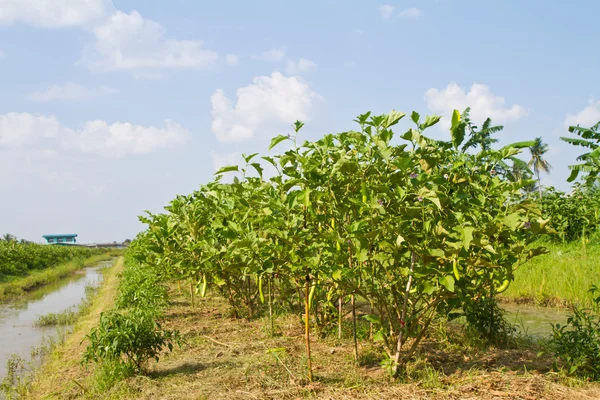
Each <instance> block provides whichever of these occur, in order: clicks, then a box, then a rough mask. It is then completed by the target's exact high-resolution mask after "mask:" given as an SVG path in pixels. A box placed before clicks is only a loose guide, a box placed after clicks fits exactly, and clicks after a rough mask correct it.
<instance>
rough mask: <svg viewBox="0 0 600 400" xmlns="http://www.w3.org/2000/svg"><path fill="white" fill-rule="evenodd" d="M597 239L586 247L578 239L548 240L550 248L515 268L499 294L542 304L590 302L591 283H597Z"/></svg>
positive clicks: (599, 265)
mask: <svg viewBox="0 0 600 400" xmlns="http://www.w3.org/2000/svg"><path fill="white" fill-rule="evenodd" d="M597 240H598V239H596V240H595V242H592V243H590V244H589V245H588V246H587V247H586V249H585V250H584V248H583V247H582V245H581V242H579V241H578V242H573V243H567V244H552V243H549V244H547V245H546V246H547V247H548V249H549V251H550V252H549V253H548V254H544V255H542V256H539V257H537V258H535V259H533V260H531V261H530V262H529V263H527V264H525V265H523V267H522V268H520V269H519V270H517V272H516V274H515V281H514V282H513V283H512V284H511V286H510V288H509V289H508V290H507V291H506V292H505V293H504V295H503V296H502V297H503V298H504V299H508V300H510V301H516V302H531V303H534V304H537V305H544V306H558V307H561V306H566V305H570V304H581V305H584V306H587V307H589V306H591V296H590V295H589V293H588V291H589V288H590V285H591V284H593V283H596V284H599V283H600V261H599V260H600V244H598V242H597Z"/></svg>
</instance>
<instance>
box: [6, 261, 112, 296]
mask: <svg viewBox="0 0 600 400" xmlns="http://www.w3.org/2000/svg"><path fill="white" fill-rule="evenodd" d="M111 258H112V255H111V254H108V253H107V254H100V255H96V256H92V257H89V258H86V259H81V258H77V259H74V260H71V261H69V262H67V263H65V264H61V265H58V266H56V267H53V268H48V269H44V270H41V271H35V272H33V273H32V274H30V275H27V276H25V277H22V278H18V279H15V280H13V281H10V282H6V283H0V303H2V302H4V301H7V300H10V299H14V298H17V297H19V296H21V295H23V294H25V293H26V292H30V291H32V290H34V289H37V288H39V287H41V286H44V285H47V284H49V283H53V282H56V281H58V280H59V279H61V278H64V277H65V276H68V275H70V274H72V273H73V272H75V271H77V270H79V269H81V268H85V267H89V266H91V265H94V264H97V263H98V262H100V261H105V260H110V259H111Z"/></svg>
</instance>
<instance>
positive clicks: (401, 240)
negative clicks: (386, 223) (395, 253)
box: [396, 235, 406, 248]
mask: <svg viewBox="0 0 600 400" xmlns="http://www.w3.org/2000/svg"><path fill="white" fill-rule="evenodd" d="M405 241H406V240H405V239H404V237H403V236H402V235H398V237H397V238H396V247H398V248H400V247H402V243H404V242H405Z"/></svg>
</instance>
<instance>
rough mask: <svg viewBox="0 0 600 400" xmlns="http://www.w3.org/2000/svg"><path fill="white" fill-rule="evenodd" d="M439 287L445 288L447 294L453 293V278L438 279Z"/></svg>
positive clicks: (448, 276) (449, 276)
mask: <svg viewBox="0 0 600 400" xmlns="http://www.w3.org/2000/svg"><path fill="white" fill-rule="evenodd" d="M440 285H442V286H443V287H445V288H446V289H447V290H448V291H449V292H452V293H454V277H453V276H452V275H446V276H444V277H443V278H440Z"/></svg>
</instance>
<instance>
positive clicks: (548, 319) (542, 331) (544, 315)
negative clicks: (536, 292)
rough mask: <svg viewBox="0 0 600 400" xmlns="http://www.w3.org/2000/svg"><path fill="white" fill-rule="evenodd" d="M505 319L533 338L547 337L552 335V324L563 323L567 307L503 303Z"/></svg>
mask: <svg viewBox="0 0 600 400" xmlns="http://www.w3.org/2000/svg"><path fill="white" fill-rule="evenodd" d="M500 306H501V308H502V309H504V311H506V319H507V320H508V321H509V322H511V323H513V324H515V325H516V326H517V328H519V329H520V330H521V331H523V332H524V333H526V334H528V335H530V336H533V337H535V338H538V339H541V338H547V337H550V336H551V335H552V325H556V324H561V325H564V324H566V322H567V318H568V315H569V313H570V310H569V309H558V308H550V307H536V306H534V305H529V304H514V303H503V304H501V305H500Z"/></svg>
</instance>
